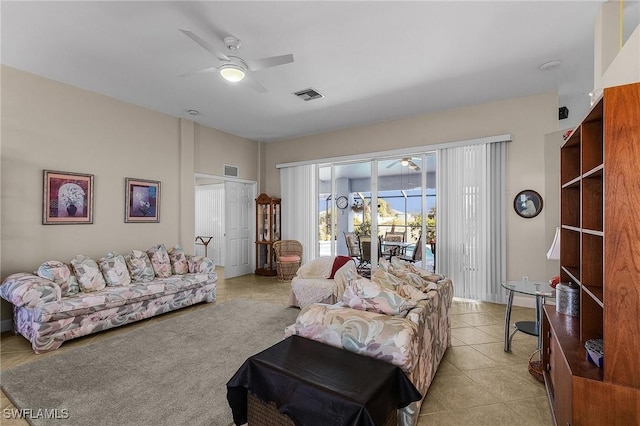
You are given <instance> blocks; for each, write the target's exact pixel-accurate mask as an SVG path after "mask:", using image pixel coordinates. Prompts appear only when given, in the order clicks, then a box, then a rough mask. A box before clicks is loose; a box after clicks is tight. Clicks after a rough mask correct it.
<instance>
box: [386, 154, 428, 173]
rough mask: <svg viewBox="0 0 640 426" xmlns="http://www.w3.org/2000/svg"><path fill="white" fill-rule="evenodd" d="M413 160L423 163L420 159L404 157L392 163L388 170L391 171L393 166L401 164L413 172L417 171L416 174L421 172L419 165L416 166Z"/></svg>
mask: <svg viewBox="0 0 640 426" xmlns="http://www.w3.org/2000/svg"><path fill="white" fill-rule="evenodd" d="M413 160H417V161H421V159H420V158H418V157H404V158H403V159H401V160H396V161H394V162H392V163H390V164H389V165H388V166H387V169H390V168H392V167H393V166H395V165H396V164H398V163H400V165H402V166H404V167H409V168H410V169H411V170H415V171H416V172H419V171H420V166H418V164H416V163H415V162H414V161H413Z"/></svg>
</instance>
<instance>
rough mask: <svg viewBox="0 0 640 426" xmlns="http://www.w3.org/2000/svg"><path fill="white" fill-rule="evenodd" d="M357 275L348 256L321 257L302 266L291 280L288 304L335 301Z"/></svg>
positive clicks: (307, 304) (297, 304)
mask: <svg viewBox="0 0 640 426" xmlns="http://www.w3.org/2000/svg"><path fill="white" fill-rule="evenodd" d="M357 275H358V271H357V270H356V264H355V262H353V259H351V258H350V257H347V256H322V257H318V258H316V259H313V260H311V261H309V262H307V263H305V264H304V265H302V266H301V267H300V268H298V271H297V272H296V275H295V276H294V277H293V279H292V280H291V291H290V293H289V304H290V305H291V306H298V307H300V308H304V307H306V306H309V305H311V304H312V303H336V302H337V301H339V300H340V299H341V298H342V294H343V293H344V289H345V286H346V285H347V283H348V281H349V280H350V279H352V278H354V277H356V276H357Z"/></svg>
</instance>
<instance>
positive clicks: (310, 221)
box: [280, 164, 318, 263]
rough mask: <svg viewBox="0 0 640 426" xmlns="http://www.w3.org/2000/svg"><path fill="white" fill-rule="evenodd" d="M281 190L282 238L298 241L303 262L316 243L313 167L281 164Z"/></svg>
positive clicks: (316, 227) (314, 167)
mask: <svg viewBox="0 0 640 426" xmlns="http://www.w3.org/2000/svg"><path fill="white" fill-rule="evenodd" d="M280 190H281V192H282V205H281V211H282V218H281V222H282V239H283V240H297V241H300V243H301V244H302V247H304V248H305V249H304V250H303V251H302V263H306V262H307V261H309V260H310V259H313V258H314V257H315V247H316V245H317V244H318V212H317V209H316V203H317V192H318V191H317V179H316V166H315V165H312V164H308V165H302V166H291V167H283V168H281V169H280Z"/></svg>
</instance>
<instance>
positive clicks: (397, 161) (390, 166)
mask: <svg viewBox="0 0 640 426" xmlns="http://www.w3.org/2000/svg"><path fill="white" fill-rule="evenodd" d="M399 162H400V160H396V161H394V162H392V163H389V164H388V165H387V169H390V168H392V167H393V166H395V165H396V164H398V163H399Z"/></svg>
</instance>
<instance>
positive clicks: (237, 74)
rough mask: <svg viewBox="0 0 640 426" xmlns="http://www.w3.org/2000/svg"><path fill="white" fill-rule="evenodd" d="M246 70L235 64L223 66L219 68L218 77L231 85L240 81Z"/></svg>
mask: <svg viewBox="0 0 640 426" xmlns="http://www.w3.org/2000/svg"><path fill="white" fill-rule="evenodd" d="M246 73H247V70H246V69H244V68H243V67H241V66H240V65H236V64H225V65H223V66H221V67H220V75H221V76H222V78H224V79H225V80H227V81H230V82H231V83H237V82H239V81H241V80H242V79H243V78H244V76H245V75H246Z"/></svg>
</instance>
